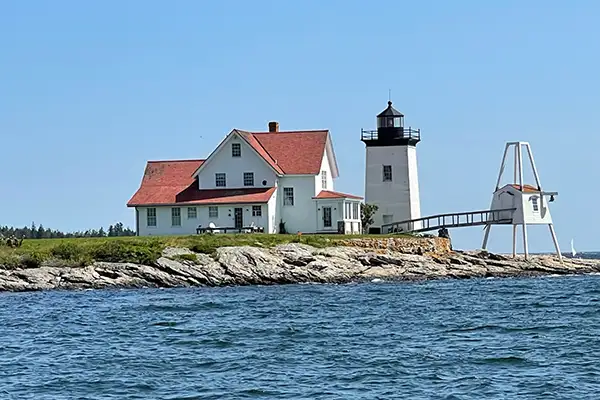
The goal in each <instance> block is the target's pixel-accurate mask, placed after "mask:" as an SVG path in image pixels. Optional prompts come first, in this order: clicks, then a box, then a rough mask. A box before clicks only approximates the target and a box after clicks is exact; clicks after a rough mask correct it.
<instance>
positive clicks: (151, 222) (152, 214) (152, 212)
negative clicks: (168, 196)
mask: <svg viewBox="0 0 600 400" xmlns="http://www.w3.org/2000/svg"><path fill="white" fill-rule="evenodd" d="M146 225H148V226H156V208H148V209H147V210H146Z"/></svg>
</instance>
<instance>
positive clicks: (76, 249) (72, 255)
mask: <svg viewBox="0 0 600 400" xmlns="http://www.w3.org/2000/svg"><path fill="white" fill-rule="evenodd" d="M50 253H51V254H52V255H53V256H54V257H57V258H60V259H62V260H77V259H79V258H81V256H82V255H83V253H84V250H83V248H82V247H81V246H78V245H77V244H75V243H73V242H62V243H59V244H58V245H56V246H54V247H53V248H52V250H50Z"/></svg>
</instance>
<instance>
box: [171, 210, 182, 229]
mask: <svg viewBox="0 0 600 400" xmlns="http://www.w3.org/2000/svg"><path fill="white" fill-rule="evenodd" d="M171 225H172V226H181V208H171Z"/></svg>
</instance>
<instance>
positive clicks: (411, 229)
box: [381, 208, 516, 233]
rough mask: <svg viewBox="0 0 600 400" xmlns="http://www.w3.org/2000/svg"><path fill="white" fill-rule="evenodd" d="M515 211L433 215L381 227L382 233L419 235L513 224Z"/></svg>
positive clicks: (509, 209)
mask: <svg viewBox="0 0 600 400" xmlns="http://www.w3.org/2000/svg"><path fill="white" fill-rule="evenodd" d="M515 210H516V208H504V209H498V210H480V211H468V212H460V213H450V214H438V215H431V216H429V217H422V218H418V219H411V220H406V221H400V222H392V223H390V224H383V225H382V226H381V233H417V232H427V231H433V230H437V229H441V228H459V227H463V226H478V225H488V224H493V225H502V224H512V221H513V213H514V212H515Z"/></svg>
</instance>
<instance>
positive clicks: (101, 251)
mask: <svg viewBox="0 0 600 400" xmlns="http://www.w3.org/2000/svg"><path fill="white" fill-rule="evenodd" d="M162 250H163V249H162V246H161V245H160V243H158V242H155V241H147V242H142V241H124V240H123V241H121V240H118V241H117V240H111V241H107V242H104V243H99V244H97V245H96V246H94V247H93V248H92V249H91V256H92V257H93V258H94V260H97V261H109V262H131V263H136V264H146V265H148V264H153V263H155V262H156V260H157V259H158V258H159V257H160V255H161V253H162Z"/></svg>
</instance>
